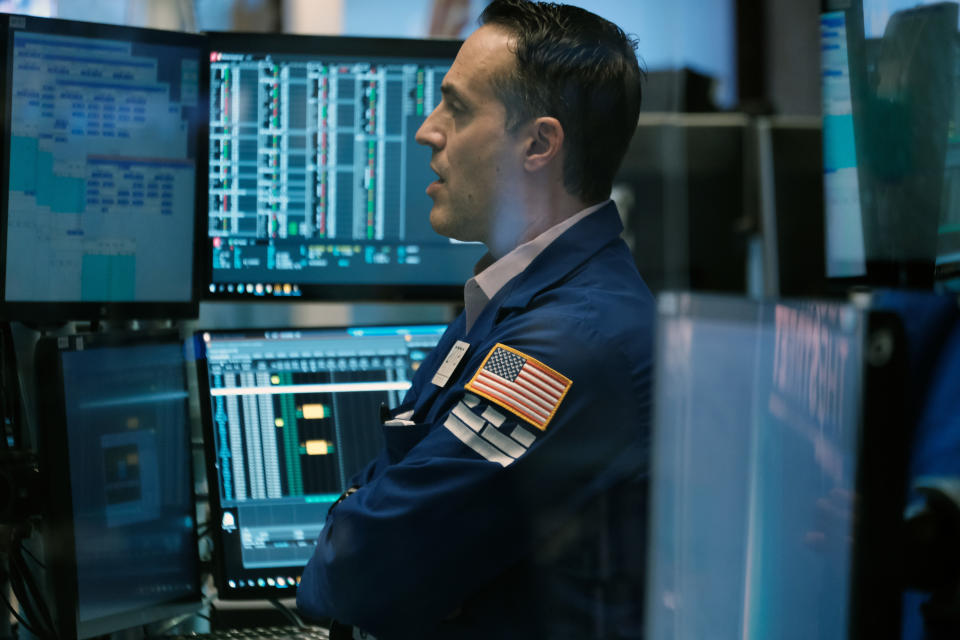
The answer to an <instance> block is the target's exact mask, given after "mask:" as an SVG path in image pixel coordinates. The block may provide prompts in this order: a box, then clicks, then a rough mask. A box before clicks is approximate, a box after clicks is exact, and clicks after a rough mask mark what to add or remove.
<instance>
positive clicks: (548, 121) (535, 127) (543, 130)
mask: <svg viewBox="0 0 960 640" xmlns="http://www.w3.org/2000/svg"><path fill="white" fill-rule="evenodd" d="M529 126H530V129H529V136H530V137H529V139H528V142H527V148H526V154H525V156H524V159H523V168H524V169H526V170H527V171H539V170H541V169H543V168H544V167H546V166H547V165H548V164H550V163H551V162H552V161H553V160H554V158H556V157H558V156H559V155H560V150H561V149H563V127H562V126H561V125H560V121H559V120H557V119H556V118H553V117H549V116H544V117H542V118H537V119H536V120H534V121H533V122H531V123H530V125H529Z"/></svg>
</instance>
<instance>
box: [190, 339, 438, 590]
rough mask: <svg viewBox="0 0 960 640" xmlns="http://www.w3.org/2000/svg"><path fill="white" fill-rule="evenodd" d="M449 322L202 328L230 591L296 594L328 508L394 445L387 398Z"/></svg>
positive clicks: (201, 364) (212, 479)
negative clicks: (386, 426) (387, 434)
mask: <svg viewBox="0 0 960 640" xmlns="http://www.w3.org/2000/svg"><path fill="white" fill-rule="evenodd" d="M445 329H446V327H444V326H441V325H413V326H391V327H354V328H349V329H312V330H304V329H282V330H267V331H263V330H260V331H201V332H198V333H197V335H196V340H195V344H196V350H197V361H198V367H197V368H198V376H199V378H200V380H199V388H200V406H201V411H202V414H203V423H204V440H205V443H206V452H207V477H208V480H209V484H210V503H211V511H212V512H211V523H212V525H211V526H212V528H213V531H214V541H215V544H214V548H215V550H216V557H217V571H216V582H217V588H218V593H219V597H220V598H225V599H239V598H264V597H267V598H275V597H280V596H284V595H285V594H286V595H287V596H290V597H292V596H293V594H294V589H295V587H296V585H297V584H298V583H299V581H300V574H301V570H302V568H303V566H304V565H305V564H306V563H307V560H309V559H310V556H311V555H312V553H313V549H314V546H315V542H316V540H317V537H318V536H319V535H320V531H321V529H322V528H323V524H324V519H325V517H326V513H327V509H328V508H329V507H330V505H331V504H332V503H333V502H334V501H335V500H336V499H337V498H338V497H339V496H340V494H341V493H342V492H343V491H344V490H346V489H347V487H348V486H349V485H348V482H349V481H350V479H351V477H352V476H353V475H354V474H356V473H357V472H358V471H360V470H361V469H362V468H363V467H364V466H365V465H366V464H367V463H368V462H369V461H370V460H372V459H373V458H374V457H376V455H377V454H378V453H379V451H380V449H381V448H382V446H383V439H382V436H381V430H380V425H381V419H380V408H381V406H382V405H385V406H387V407H395V406H397V405H399V404H400V402H401V400H402V398H403V396H404V394H405V392H406V390H407V389H409V388H410V380H411V379H412V377H413V373H414V371H415V370H416V369H417V367H418V366H419V364H420V362H421V361H422V360H423V358H424V357H426V355H427V354H428V353H429V352H430V350H431V349H433V347H434V346H435V345H436V344H437V342H438V341H439V340H440V337H441V335H442V334H443V332H444V330H445Z"/></svg>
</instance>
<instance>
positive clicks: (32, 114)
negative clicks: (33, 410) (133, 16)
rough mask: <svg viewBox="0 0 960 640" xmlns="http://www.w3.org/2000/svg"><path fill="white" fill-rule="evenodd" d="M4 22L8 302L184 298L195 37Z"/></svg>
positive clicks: (199, 42) (201, 100) (194, 179)
mask: <svg viewBox="0 0 960 640" xmlns="http://www.w3.org/2000/svg"><path fill="white" fill-rule="evenodd" d="M4 18H5V19H6V20H8V21H9V27H10V29H9V36H8V38H7V46H6V56H7V69H6V76H5V79H4V83H5V85H6V86H5V88H6V90H7V96H8V97H7V100H8V102H7V103H6V109H7V118H8V122H9V127H10V128H9V132H10V136H9V139H8V141H7V142H8V144H9V152H8V154H7V157H6V160H7V161H8V164H7V170H6V171H5V174H6V176H5V177H6V179H7V185H8V191H7V197H6V198H5V200H6V220H5V223H6V224H5V229H6V233H5V234H4V235H5V240H4V246H5V250H6V254H5V277H4V280H3V285H4V293H3V300H4V302H7V303H32V304H35V305H37V304H39V305H44V304H45V305H47V306H51V305H53V304H56V303H88V304H90V303H121V304H130V303H186V304H189V303H191V301H192V300H193V299H194V297H195V296H194V271H193V265H194V239H195V232H196V228H197V225H196V214H197V197H196V191H197V187H198V184H197V183H198V179H199V178H200V176H201V175H202V174H199V175H198V172H199V171H200V167H199V166H198V163H199V160H200V158H198V151H200V152H202V148H203V144H204V142H203V135H202V132H203V130H204V127H205V119H204V117H203V113H204V107H205V104H206V86H205V85H206V83H205V78H206V75H205V73H206V70H205V69H204V68H203V67H204V66H205V64H206V61H205V58H206V57H207V54H206V49H205V44H204V41H203V39H202V38H200V37H199V36H191V35H187V34H179V33H167V32H160V31H151V30H143V29H130V28H124V27H112V26H107V25H94V24H87V23H76V22H70V21H60V20H49V21H47V20H42V19H34V18H25V17H21V16H4ZM204 160H205V159H204ZM204 186H205V185H204ZM201 188H203V187H201ZM93 306H95V305H93ZM81 315H85V314H81Z"/></svg>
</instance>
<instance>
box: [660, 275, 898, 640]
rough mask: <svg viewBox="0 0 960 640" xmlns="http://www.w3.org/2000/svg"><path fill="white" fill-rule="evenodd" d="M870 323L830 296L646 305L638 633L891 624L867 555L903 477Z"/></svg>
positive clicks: (882, 348)
mask: <svg viewBox="0 0 960 640" xmlns="http://www.w3.org/2000/svg"><path fill="white" fill-rule="evenodd" d="M882 330H883V331H886V333H883V334H882V338H880V337H875V336H880V335H881V327H880V320H879V319H877V320H874V318H873V316H872V314H867V313H865V312H863V311H861V310H859V309H857V308H854V307H853V306H851V305H845V304H829V303H821V302H799V301H798V302H790V303H774V302H770V303H756V302H752V301H747V300H743V299H735V298H723V297H711V296H705V295H700V296H698V295H688V294H674V293H666V294H663V295H662V296H661V297H660V300H659V314H658V338H657V356H656V372H655V381H656V383H655V388H656V397H655V402H654V406H655V422H654V434H653V451H652V455H651V459H652V460H653V470H652V477H651V504H652V506H651V511H650V527H651V529H650V532H651V539H650V540H651V546H650V552H649V558H650V562H649V565H648V566H649V573H648V582H647V585H648V591H647V609H646V610H647V635H646V637H647V638H650V639H652V640H687V639H690V640H693V639H695V638H705V637H722V638H782V639H784V640H789V639H794V638H795V639H797V640H800V639H806V638H860V637H863V638H874V637H887V635H884V634H879V635H870V634H869V633H866V630H867V629H883V630H885V633H889V632H890V631H891V630H892V632H893V633H898V631H899V624H898V621H899V617H898V616H899V606H898V604H897V603H898V596H899V588H900V584H899V581H898V580H896V579H895V578H892V577H891V573H892V570H891V569H890V568H889V566H888V565H889V563H888V560H889V557H888V556H887V555H885V554H884V555H879V556H876V555H872V554H873V553H874V551H875V550H876V549H878V548H879V549H881V550H883V551H884V552H886V548H885V547H883V546H882V544H880V545H878V544H877V542H876V541H877V540H878V537H880V538H882V537H883V536H887V535H893V531H894V530H896V529H897V528H898V527H896V526H895V525H896V523H897V521H898V519H899V518H900V517H901V514H902V510H903V500H902V495H903V489H902V487H903V486H905V484H906V480H905V478H906V458H905V455H903V453H902V452H904V451H906V449H907V447H906V440H905V439H906V434H905V432H906V430H905V429H903V424H902V422H900V421H898V420H897V419H895V418H893V416H895V415H896V413H895V411H894V410H893V408H892V407H893V403H895V402H896V397H897V393H894V392H889V391H888V392H886V393H881V392H879V387H878V386H876V385H877V384H878V383H875V382H874V380H876V379H879V378H877V377H876V376H877V375H879V373H878V372H879V371H886V370H888V369H891V368H893V367H895V363H896V360H895V358H894V355H893V354H894V353H897V351H898V350H899V349H901V347H899V346H898V343H897V341H896V339H895V336H896V333H895V332H894V331H893V329H887V328H885V327H884V328H882ZM881 339H882V341H883V344H882V345H879V344H878V340H881ZM867 345H870V348H869V349H868V346H867ZM868 356H869V363H868ZM868 372H869V373H868ZM865 398H868V399H869V400H868V401H865V400H864V399H865ZM867 402H869V403H872V405H873V407H872V408H871V409H870V410H869V411H868V410H867V409H866V408H865V407H866V404H867ZM877 409H879V411H880V412H881V413H880V415H881V416H883V415H884V413H886V414H888V415H889V416H890V423H894V424H888V423H885V422H884V421H883V420H882V419H881V420H875V419H874V418H875V415H874V414H873V413H872V411H874V410H877ZM868 414H869V415H868ZM864 425H866V426H867V428H868V429H869V431H868V430H865V429H864V428H863V427H864ZM891 452H893V453H892V454H891ZM897 452H900V453H897ZM877 461H881V464H879V465H878V464H877ZM877 483H879V484H877ZM892 637H898V636H896V635H894V636H892Z"/></svg>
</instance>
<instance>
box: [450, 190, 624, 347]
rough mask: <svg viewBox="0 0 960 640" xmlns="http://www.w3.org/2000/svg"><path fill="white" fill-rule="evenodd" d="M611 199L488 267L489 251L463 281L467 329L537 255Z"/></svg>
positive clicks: (545, 232) (561, 223)
mask: <svg viewBox="0 0 960 640" xmlns="http://www.w3.org/2000/svg"><path fill="white" fill-rule="evenodd" d="M608 202H610V200H606V201H604V202H601V203H600V204H595V205H593V206H590V207H587V208H586V209H583V210H582V211H579V212H577V213H575V214H573V215H572V216H570V217H569V218H567V219H566V220H563V221H562V222H560V223H558V224H555V225H554V226H552V227H550V228H549V229H547V230H546V231H544V232H543V233H541V234H540V235H538V236H537V237H536V238H534V239H533V240H529V241H527V242H524V243H523V244H521V245H520V246H518V247H516V248H515V249H514V250H513V251H511V252H510V253H508V254H507V255H505V256H503V257H502V258H500V259H499V260H496V261H494V262H493V263H492V264H489V265H488V266H486V267H483V266H482V265H484V264H486V263H487V262H488V261H489V260H490V254H489V253H488V254H486V255H485V256H484V257H482V258H481V259H480V261H479V262H478V263H477V266H478V267H480V268H481V269H482V270H481V271H480V272H479V273H478V274H477V275H475V276H474V277H472V278H470V280H468V281H467V284H466V285H464V298H463V304H464V309H465V311H466V313H467V331H469V330H470V327H471V326H473V321H474V320H476V318H477V316H479V315H480V311H481V310H483V307H484V306H486V303H487V302H488V301H489V300H491V299H492V298H493V296H495V295H496V294H497V292H498V291H500V289H502V288H503V287H504V285H506V284H507V283H508V282H510V281H511V280H513V279H514V278H515V277H516V276H518V275H520V273H522V272H523V270H524V269H526V268H527V267H528V266H530V263H531V262H533V261H534V259H535V258H536V257H537V256H538V255H540V254H541V253H543V250H544V249H546V248H547V247H548V246H550V244H551V243H552V242H553V241H554V240H556V239H557V238H559V237H560V236H561V235H562V234H563V232H564V231H566V230H567V229H569V228H570V227H572V226H573V225H575V224H577V223H578V222H580V221H581V220H583V219H584V218H586V217H587V216H588V215H590V214H591V213H594V212H595V211H598V210H599V209H601V208H602V207H603V206H604V205H606V204H607V203H608Z"/></svg>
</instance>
